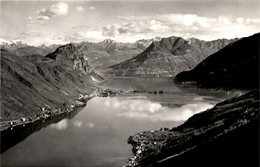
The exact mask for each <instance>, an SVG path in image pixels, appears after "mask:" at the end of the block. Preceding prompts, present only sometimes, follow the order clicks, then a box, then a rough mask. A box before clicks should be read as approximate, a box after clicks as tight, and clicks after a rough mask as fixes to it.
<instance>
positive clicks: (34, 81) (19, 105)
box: [1, 49, 98, 122]
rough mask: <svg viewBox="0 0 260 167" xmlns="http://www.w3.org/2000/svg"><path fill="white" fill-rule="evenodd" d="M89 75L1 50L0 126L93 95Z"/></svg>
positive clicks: (91, 78)
mask: <svg viewBox="0 0 260 167" xmlns="http://www.w3.org/2000/svg"><path fill="white" fill-rule="evenodd" d="M86 67H88V64H86ZM92 73H93V72H92V71H85V72H82V71H79V70H78V69H73V68H71V67H70V66H68V65H66V64H62V63H59V62H57V61H55V60H53V59H50V58H47V57H43V56H40V55H32V56H25V57H21V56H17V55H15V54H13V53H11V52H9V51H7V50H4V49H2V50H1V122H3V121H10V120H15V119H20V118H23V117H25V118H28V117H32V116H35V115H36V114H40V113H44V112H46V111H48V110H49V111H50V110H53V109H55V108H62V107H64V106H66V105H67V104H73V103H74V104H75V99H76V98H77V97H78V95H79V94H85V93H91V92H92V91H93V89H94V87H93V85H94V82H93V78H94V79H96V75H93V76H92ZM97 80H98V78H97Z"/></svg>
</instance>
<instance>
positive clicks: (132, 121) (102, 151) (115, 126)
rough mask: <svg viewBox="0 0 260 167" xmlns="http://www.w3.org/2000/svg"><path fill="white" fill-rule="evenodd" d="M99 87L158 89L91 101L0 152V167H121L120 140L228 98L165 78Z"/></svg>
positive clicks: (126, 151) (125, 150)
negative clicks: (158, 91)
mask: <svg viewBox="0 0 260 167" xmlns="http://www.w3.org/2000/svg"><path fill="white" fill-rule="evenodd" d="M100 86H101V87H103V88H112V89H124V90H135V89H138V90H146V91H154V90H163V91H164V94H162V95H154V94H149V93H147V94H127V95H120V96H115V97H108V98H98V97H97V98H94V99H91V100H90V101H89V102H88V103H87V106H86V107H85V108H83V109H82V110H81V111H80V112H79V113H78V114H77V115H76V116H74V117H73V118H67V119H63V120H61V121H60V122H58V123H54V124H51V125H49V126H48V127H46V128H42V129H41V130H40V131H38V132H35V133H33V134H32V135H30V136H29V137H27V138H26V139H25V140H23V141H21V142H20V143H18V144H16V145H15V146H13V147H12V148H10V149H9V150H7V151H6V152H4V153H3V154H1V165H2V166H28V167H29V166H64V167H65V166H91V167H94V166H111V167H117V166H123V165H124V164H125V163H126V162H127V161H128V159H129V158H130V157H131V146H130V145H128V144H127V141H126V138H127V137H128V136H129V135H130V134H132V133H137V132H141V131H144V130H152V129H160V128H161V127H169V128H171V127H174V126H178V125H180V124H181V123H183V122H184V121H185V120H186V119H187V118H188V117H190V116H191V115H193V114H194V113H197V112H199V111H203V110H205V109H207V108H211V107H212V106H213V105H214V104H216V103H217V102H219V101H222V100H224V99H226V98H228V97H230V96H233V95H234V92H233V93H230V94H229V95H227V94H225V93H218V92H216V91H208V90H200V89H197V88H190V87H186V88H184V87H177V86H175V85H174V84H173V81H172V79H169V78H163V79H162V78H160V79H158V78H107V82H106V83H104V84H103V85H100Z"/></svg>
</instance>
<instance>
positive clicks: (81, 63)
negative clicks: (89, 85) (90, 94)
mask: <svg viewBox="0 0 260 167" xmlns="http://www.w3.org/2000/svg"><path fill="white" fill-rule="evenodd" d="M46 57H47V58H51V59H53V60H55V61H56V62H59V63H61V64H65V65H67V66H70V67H72V68H73V69H77V70H79V71H81V72H83V73H87V74H89V75H90V76H91V78H92V80H93V81H101V80H103V78H102V77H101V76H99V75H98V74H97V73H96V72H95V70H94V69H93V68H92V67H91V66H90V65H89V62H88V59H87V58H86V56H85V54H83V53H82V52H80V51H79V50H78V48H77V47H76V46H75V45H74V44H67V45H64V46H61V47H59V48H57V49H56V50H55V52H53V53H51V54H49V55H46Z"/></svg>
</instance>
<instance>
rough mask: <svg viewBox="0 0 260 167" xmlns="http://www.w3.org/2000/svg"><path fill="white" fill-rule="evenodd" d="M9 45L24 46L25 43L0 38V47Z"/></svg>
mask: <svg viewBox="0 0 260 167" xmlns="http://www.w3.org/2000/svg"><path fill="white" fill-rule="evenodd" d="M4 44H5V45H6V44H8V45H11V44H16V45H25V43H23V42H22V41H21V40H19V39H17V40H11V41H8V40H6V39H3V38H0V45H4Z"/></svg>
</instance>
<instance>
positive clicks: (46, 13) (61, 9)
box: [36, 2, 69, 20]
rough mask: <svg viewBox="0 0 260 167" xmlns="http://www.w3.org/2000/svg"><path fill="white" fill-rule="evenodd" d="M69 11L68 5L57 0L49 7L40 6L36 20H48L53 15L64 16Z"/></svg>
mask: <svg viewBox="0 0 260 167" xmlns="http://www.w3.org/2000/svg"><path fill="white" fill-rule="evenodd" d="M68 11H69V5H68V4H67V3H65V2H58V3H56V4H52V5H51V6H50V7H49V8H47V9H46V8H42V9H41V10H39V11H38V12H37V13H38V16H37V18H36V19H37V20H49V19H50V18H52V17H55V16H66V15H67V14H68Z"/></svg>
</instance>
